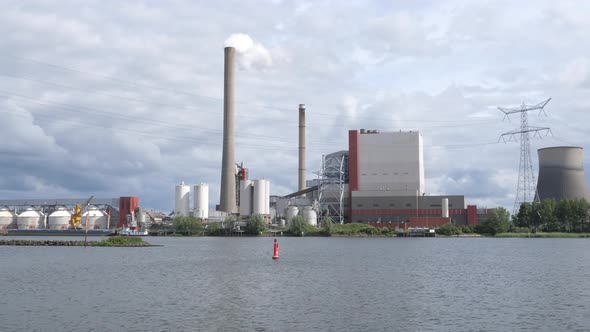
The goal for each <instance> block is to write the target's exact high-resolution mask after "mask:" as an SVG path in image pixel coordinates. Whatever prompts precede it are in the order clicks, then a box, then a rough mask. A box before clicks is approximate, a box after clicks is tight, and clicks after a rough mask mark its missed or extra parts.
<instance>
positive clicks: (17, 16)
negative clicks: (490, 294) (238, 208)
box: [0, 0, 590, 212]
mask: <svg viewBox="0 0 590 332" xmlns="http://www.w3.org/2000/svg"><path fill="white" fill-rule="evenodd" d="M589 12H590V3H589V2H586V1H518V2H514V1H426V0H424V1H361V0H359V1H321V0H320V1H286V0H283V1H281V0H259V1H231V0H228V1H192V0H186V1H185V0H171V1H155V0H152V1H123V2H120V1H108V0H107V1H103V0H100V1H99V0H96V1H95V0H87V1H84V2H80V1H73V0H72V1H68V0H59V1H58V0H38V1H4V2H3V10H2V11H0V49H1V50H2V52H1V53H0V115H1V120H0V156H1V158H0V199H29V198H31V199H32V198H49V199H50V198H73V197H80V198H82V197H89V196H90V195H94V196H95V197H119V196H128V195H133V196H139V198H140V204H141V205H142V206H143V207H144V208H153V209H158V210H162V211H166V212H168V211H171V210H172V209H173V206H174V188H175V185H176V184H178V183H180V182H181V181H184V182H185V183H188V184H197V183H208V184H209V187H210V194H209V195H210V205H211V206H213V205H214V204H218V203H219V183H220V180H221V152H222V151H221V147H222V127H223V47H224V46H225V45H227V43H234V44H239V45H240V47H241V48H240V49H239V51H240V52H239V54H238V58H237V71H236V76H235V77H236V81H235V95H236V107H235V109H236V161H238V162H243V163H244V166H245V167H248V168H249V172H250V178H259V179H268V180H270V181H271V194H272V195H285V194H288V193H291V192H294V191H296V189H297V168H298V164H297V151H298V149H297V142H298V136H297V135H298V123H297V121H298V104H300V103H303V104H306V108H307V112H306V115H307V177H308V179H313V178H317V172H318V171H319V169H320V161H321V157H322V155H324V154H328V153H331V152H335V151H339V150H344V149H347V148H348V130H350V129H360V128H366V129H378V130H381V131H399V130H404V131H405V130H419V131H420V132H421V134H422V136H423V140H424V163H425V165H424V167H425V177H426V193H427V194H432V195H434V194H448V195H465V200H466V204H476V205H478V206H479V207H488V208H492V207H496V206H504V207H506V208H509V209H511V208H512V205H513V203H514V198H515V194H516V186H517V179H518V170H519V153H520V145H519V143H518V142H514V141H511V142H506V143H505V142H503V141H502V140H500V141H499V138H500V135H501V134H502V133H504V132H508V131H510V130H513V129H516V128H519V126H520V122H519V118H518V116H514V117H510V118H509V119H504V116H503V114H502V113H501V112H500V111H499V110H498V108H497V107H498V106H502V107H518V106H519V105H521V104H522V103H527V104H536V103H538V102H540V101H542V100H545V99H547V98H552V99H551V101H550V102H549V104H548V105H547V107H546V109H545V113H546V114H543V113H542V114H539V113H538V112H531V113H530V114H529V125H531V126H539V127H550V128H551V132H552V135H549V136H542V137H535V138H534V139H531V151H532V159H533V167H534V172H535V175H536V172H537V171H538V165H537V152H536V151H537V149H538V148H542V147H549V146H562V145H574V146H581V147H583V148H584V149H588V148H590V139H589V138H587V137H588V136H587V135H585V132H587V129H586V128H587V126H588V125H587V124H588V123H589V121H590V114H588V112H587V111H588V109H589V108H590V93H589V92H590V34H588V33H587V31H590V21H589V20H588V19H587V13H589ZM236 46H237V45H236ZM589 158H590V156H589V153H588V152H587V151H586V153H585V155H584V165H585V167H587V166H588V161H589ZM587 178H588V174H587ZM587 180H588V179H587Z"/></svg>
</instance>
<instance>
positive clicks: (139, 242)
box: [0, 236, 155, 247]
mask: <svg viewBox="0 0 590 332" xmlns="http://www.w3.org/2000/svg"><path fill="white" fill-rule="evenodd" d="M0 246H37V247H55V246H57V247H155V245H152V244H150V243H148V242H145V241H144V240H143V239H142V238H140V237H122V236H114V237H110V238H108V239H104V240H100V241H65V240H0Z"/></svg>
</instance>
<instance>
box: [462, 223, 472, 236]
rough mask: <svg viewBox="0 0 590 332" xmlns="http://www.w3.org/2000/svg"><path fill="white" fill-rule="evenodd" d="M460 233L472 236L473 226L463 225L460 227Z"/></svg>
mask: <svg viewBox="0 0 590 332" xmlns="http://www.w3.org/2000/svg"><path fill="white" fill-rule="evenodd" d="M461 232H463V233H464V234H473V233H475V225H463V226H461Z"/></svg>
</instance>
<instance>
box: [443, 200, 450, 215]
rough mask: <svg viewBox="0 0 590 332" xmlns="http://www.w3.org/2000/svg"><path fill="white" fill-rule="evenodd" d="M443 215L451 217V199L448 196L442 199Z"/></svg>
mask: <svg viewBox="0 0 590 332" xmlns="http://www.w3.org/2000/svg"><path fill="white" fill-rule="evenodd" d="M442 216H443V218H448V217H449V199H448V198H443V199H442Z"/></svg>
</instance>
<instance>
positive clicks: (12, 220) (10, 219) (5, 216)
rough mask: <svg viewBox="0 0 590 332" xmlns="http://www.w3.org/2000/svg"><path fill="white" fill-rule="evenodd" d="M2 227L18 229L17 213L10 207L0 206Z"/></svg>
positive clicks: (0, 223) (0, 226)
mask: <svg viewBox="0 0 590 332" xmlns="http://www.w3.org/2000/svg"><path fill="white" fill-rule="evenodd" d="M0 229H16V213H14V212H13V211H12V210H10V209H8V208H0Z"/></svg>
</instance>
